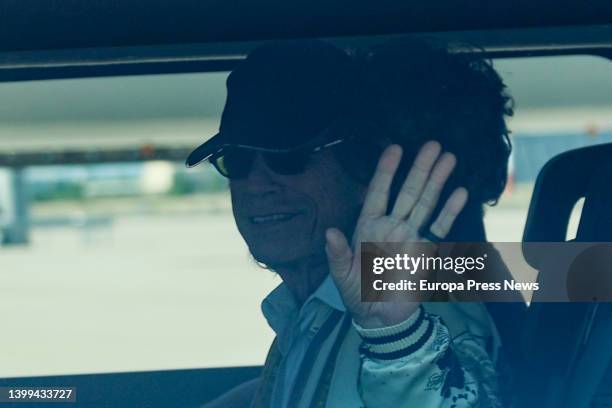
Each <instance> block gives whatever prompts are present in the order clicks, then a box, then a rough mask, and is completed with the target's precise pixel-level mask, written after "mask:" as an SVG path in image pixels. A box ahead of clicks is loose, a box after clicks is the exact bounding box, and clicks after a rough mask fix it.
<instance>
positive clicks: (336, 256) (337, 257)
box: [325, 228, 353, 284]
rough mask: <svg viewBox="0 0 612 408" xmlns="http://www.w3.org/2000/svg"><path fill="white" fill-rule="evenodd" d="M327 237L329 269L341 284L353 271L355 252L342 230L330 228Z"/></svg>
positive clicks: (326, 246) (326, 247)
mask: <svg viewBox="0 0 612 408" xmlns="http://www.w3.org/2000/svg"><path fill="white" fill-rule="evenodd" d="M325 238H326V240H327V245H325V252H326V253H327V262H328V263H329V271H330V273H331V275H332V278H333V279H334V280H335V281H336V283H337V284H341V283H342V282H344V281H345V280H346V278H347V277H348V274H349V272H350V271H351V266H352V263H353V252H352V251H351V247H350V246H349V244H348V241H347V239H346V237H345V236H344V234H343V233H342V232H341V231H340V230H338V229H336V228H329V229H328V230H327V231H326V232H325Z"/></svg>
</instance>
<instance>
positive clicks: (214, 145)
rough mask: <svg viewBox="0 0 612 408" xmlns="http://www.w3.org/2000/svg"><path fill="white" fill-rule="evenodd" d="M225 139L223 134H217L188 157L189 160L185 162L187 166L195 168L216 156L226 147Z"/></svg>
mask: <svg viewBox="0 0 612 408" xmlns="http://www.w3.org/2000/svg"><path fill="white" fill-rule="evenodd" d="M224 139H225V137H223V135H222V134H221V133H217V134H216V135H214V136H213V137H211V138H210V139H208V140H207V141H205V142H204V143H202V144H201V145H199V146H198V147H196V148H195V149H193V151H192V152H191V153H189V156H187V160H185V166H187V167H194V166H197V165H198V164H200V163H202V162H203V161H204V160H206V159H208V158H209V157H210V156H212V155H213V154H215V153H216V152H218V151H219V149H221V147H223V146H224V145H225V140H224Z"/></svg>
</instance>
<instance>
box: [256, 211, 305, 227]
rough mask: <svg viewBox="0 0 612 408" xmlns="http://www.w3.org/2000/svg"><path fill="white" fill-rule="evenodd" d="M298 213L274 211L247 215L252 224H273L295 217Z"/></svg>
mask: <svg viewBox="0 0 612 408" xmlns="http://www.w3.org/2000/svg"><path fill="white" fill-rule="evenodd" d="M297 215H298V213H275V214H266V215H256V216H252V217H249V220H250V221H251V223H252V224H255V225H267V224H275V223H280V222H286V221H289V220H291V219H293V218H295V217H296V216H297Z"/></svg>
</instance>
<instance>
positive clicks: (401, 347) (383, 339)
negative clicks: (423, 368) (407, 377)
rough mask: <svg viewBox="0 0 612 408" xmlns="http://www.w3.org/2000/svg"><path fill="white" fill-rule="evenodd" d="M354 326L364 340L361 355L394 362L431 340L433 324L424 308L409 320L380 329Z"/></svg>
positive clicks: (420, 308)
mask: <svg viewBox="0 0 612 408" xmlns="http://www.w3.org/2000/svg"><path fill="white" fill-rule="evenodd" d="M353 325H354V326H355V328H356V329H357V332H358V333H359V335H360V336H361V338H362V339H363V345H362V346H361V349H360V351H361V353H362V354H363V355H364V356H366V357H368V358H375V359H379V360H394V359H397V358H401V357H407V356H409V355H411V354H413V353H414V352H416V351H417V350H419V349H420V348H421V347H423V345H425V343H427V341H428V340H429V339H430V338H431V336H432V333H433V326H434V324H433V322H432V321H431V319H430V318H429V316H427V313H425V310H424V309H423V307H422V306H420V307H419V309H418V310H417V311H416V312H415V313H413V314H412V316H410V317H409V318H408V319H407V320H405V321H403V322H401V323H399V324H397V325H394V326H389V327H382V328H380V329H364V328H363V327H360V326H359V325H357V324H356V323H355V322H353Z"/></svg>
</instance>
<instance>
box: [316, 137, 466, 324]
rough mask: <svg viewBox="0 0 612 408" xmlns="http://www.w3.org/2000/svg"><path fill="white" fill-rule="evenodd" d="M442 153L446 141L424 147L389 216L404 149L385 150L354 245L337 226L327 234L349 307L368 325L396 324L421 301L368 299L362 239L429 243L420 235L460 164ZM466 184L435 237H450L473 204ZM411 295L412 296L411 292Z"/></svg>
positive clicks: (449, 206) (330, 257)
mask: <svg viewBox="0 0 612 408" xmlns="http://www.w3.org/2000/svg"><path fill="white" fill-rule="evenodd" d="M440 153H441V147H440V144H439V143H437V142H434V141H430V142H427V143H425V144H424V145H423V147H422V148H421V150H420V152H419V154H418V155H417V157H416V159H415V161H414V164H413V165H412V168H411V169H410V171H409V173H408V176H407V177H406V180H405V181H404V183H403V185H402V187H401V190H400V192H399V194H398V196H397V199H396V201H395V204H394V206H393V208H392V210H391V212H390V213H389V214H387V206H388V201H389V194H390V188H391V182H392V181H393V177H394V176H395V173H396V172H397V169H398V167H399V164H400V161H401V158H402V148H401V147H400V146H398V145H391V146H389V147H388V148H387V149H385V151H384V152H383V153H382V155H381V158H380V160H379V162H378V166H377V168H376V171H375V172H374V175H373V177H372V180H371V182H370V185H369V187H368V191H367V194H366V197H365V200H364V204H363V207H362V210H361V214H360V216H359V219H358V221H357V225H356V227H355V232H354V234H353V239H352V243H351V244H350V245H349V243H348V240H347V238H346V237H345V236H344V234H343V233H342V232H341V231H340V230H338V229H335V228H330V229H328V230H327V232H326V238H327V245H326V252H327V259H328V262H329V269H330V273H331V275H332V277H333V279H334V281H335V282H336V285H337V286H338V289H339V290H340V293H341V295H342V299H343V301H344V304H345V306H346V308H347V309H348V311H349V312H350V313H351V314H352V316H353V319H354V320H355V322H356V323H357V324H359V325H360V326H361V327H364V328H379V327H386V326H391V325H394V324H397V323H400V322H402V321H404V320H406V319H407V318H408V317H409V316H410V315H411V314H412V313H413V312H414V311H415V310H416V309H417V308H418V305H419V300H418V299H417V298H416V297H414V298H413V299H408V301H405V302H362V301H361V287H360V286H361V275H360V274H361V266H360V265H361V264H360V245H361V243H362V242H402V243H405V244H406V245H410V243H415V242H424V241H427V239H425V238H424V237H422V236H421V235H420V233H419V231H420V229H421V227H422V226H423V225H424V224H425V223H426V222H427V220H428V219H429V217H430V216H431V213H432V212H433V210H434V209H435V207H436V204H437V202H438V199H439V196H440V192H441V191H442V188H443V187H444V184H445V183H446V181H447V179H448V177H449V176H450V174H451V173H452V171H453V168H454V167H455V164H456V161H457V160H456V158H455V156H454V155H453V154H452V153H443V154H442V155H440ZM467 197H468V193H467V190H466V189H465V188H457V189H456V190H455V191H453V193H452V194H451V195H450V197H449V198H448V200H447V201H446V203H445V205H444V207H443V209H442V211H441V212H440V214H439V216H438V218H437V219H436V220H435V221H434V222H433V224H432V225H431V229H430V232H431V234H433V236H436V237H439V238H444V237H446V235H447V234H448V232H449V231H450V229H451V227H452V226H453V223H454V222H455V219H456V218H457V215H458V214H459V213H460V212H461V210H462V209H463V207H464V206H465V203H466V202H467ZM408 296H410V295H408Z"/></svg>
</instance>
